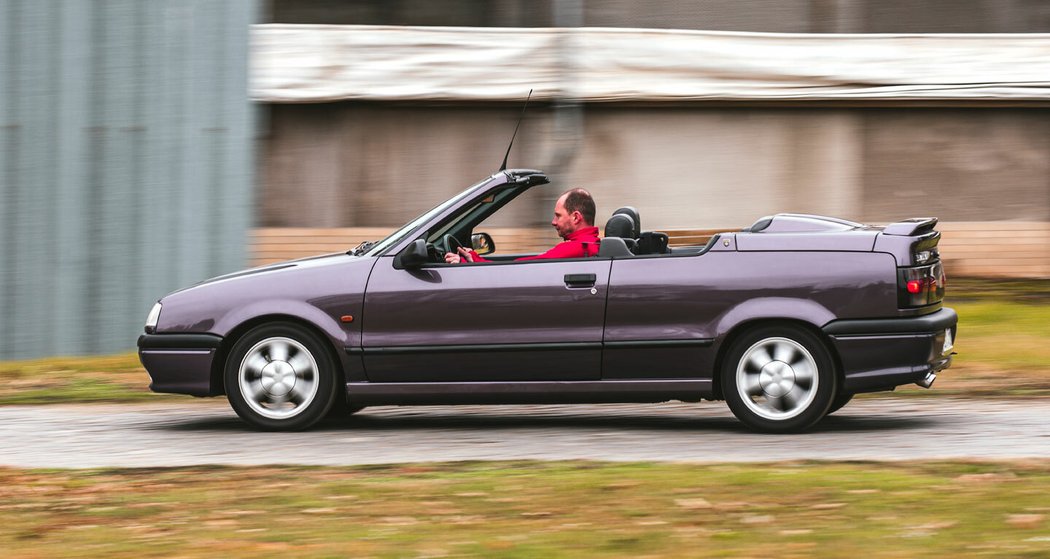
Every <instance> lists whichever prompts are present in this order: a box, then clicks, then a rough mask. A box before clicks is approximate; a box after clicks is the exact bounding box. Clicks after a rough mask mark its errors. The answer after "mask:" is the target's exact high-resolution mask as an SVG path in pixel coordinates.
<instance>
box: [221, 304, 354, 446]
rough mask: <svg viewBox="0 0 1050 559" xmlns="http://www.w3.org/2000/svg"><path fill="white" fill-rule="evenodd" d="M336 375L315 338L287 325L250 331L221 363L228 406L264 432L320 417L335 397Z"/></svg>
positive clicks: (301, 424)
mask: <svg viewBox="0 0 1050 559" xmlns="http://www.w3.org/2000/svg"><path fill="white" fill-rule="evenodd" d="M337 378H339V375H338V374H337V367H336V365H335V361H334V359H333V358H332V356H331V352H329V351H328V350H327V349H326V346H325V344H324V343H323V342H322V341H321V339H320V338H319V337H318V336H317V335H316V334H314V333H313V332H311V331H310V330H307V329H306V328H303V327H302V326H299V325H296V324H291V323H284V322H279V323H271V324H264V325H262V326H258V327H256V328H254V329H252V330H250V331H249V332H248V333H247V334H245V335H244V336H242V337H241V338H240V339H239V340H237V342H236V343H235V344H234V345H233V348H232V349H231V350H230V356H229V359H227V361H226V371H225V382H226V394H227V397H228V398H229V400H230V406H231V407H232V408H233V410H234V411H235V412H237V415H239V416H240V417H241V418H242V419H244V420H245V421H246V422H248V423H249V424H251V425H253V426H255V427H257V428H260V429H264V430H268V431H297V430H302V429H307V428H309V427H310V426H312V425H314V424H315V423H317V422H318V421H320V420H321V419H323V418H324V417H325V415H326V414H327V413H328V411H329V410H330V409H331V408H332V405H333V404H334V402H335V400H336V393H337V392H336V390H337V388H338V387H337V382H336V379H337Z"/></svg>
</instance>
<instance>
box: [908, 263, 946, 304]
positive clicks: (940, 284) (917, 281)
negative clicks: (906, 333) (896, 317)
mask: <svg viewBox="0 0 1050 559" xmlns="http://www.w3.org/2000/svg"><path fill="white" fill-rule="evenodd" d="M945 283H947V280H946V278H945V275H944V267H943V266H941V263H940V262H938V263H936V264H932V265H929V266H918V267H915V268H900V274H899V277H898V285H899V286H900V290H899V293H900V295H899V297H898V299H899V303H900V307H901V308H906V307H922V306H926V305H933V304H935V303H940V302H941V301H942V300H943V299H944V285H945Z"/></svg>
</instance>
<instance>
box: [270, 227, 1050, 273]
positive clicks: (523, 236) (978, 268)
mask: <svg viewBox="0 0 1050 559" xmlns="http://www.w3.org/2000/svg"><path fill="white" fill-rule="evenodd" d="M937 229H938V230H939V231H941V233H942V235H943V236H942V238H941V242H940V249H941V257H942V259H943V260H944V263H945V268H946V269H947V273H948V275H949V277H951V276H960V277H964V276H965V277H1009V278H1050V223H1047V222H1030V221H1026V222H1014V221H982V222H947V223H941V224H939V225H938V226H937ZM391 230H392V228H384V227H347V228H327V229H312V228H259V229H255V230H254V231H253V233H252V247H251V254H252V264H253V265H256V266H261V265H263V264H270V263H273V262H279V261H282V260H290V259H295V258H303V257H306V256H312V255H315V254H323V253H329V252H345V251H347V250H348V249H351V248H353V247H355V246H357V245H358V244H359V243H361V242H362V241H367V240H377V239H381V238H383V237H385V236H386V235H387V234H389V233H390V232H391ZM726 230H727V229H678V230H667V231H666V233H667V234H668V235H669V236H670V237H671V245H672V246H689V245H700V244H704V243H706V242H707V240H708V239H709V238H710V237H711V235H712V234H714V233H718V232H721V231H726ZM488 232H489V233H490V234H491V235H492V237H493V239H494V240H495V242H496V246H497V248H498V250H499V252H501V253H516V252H536V251H540V250H545V249H547V248H549V247H551V246H553V245H554V244H555V243H556V242H557V241H558V239H557V237H556V236H555V235H554V232H553V231H552V230H549V229H531V228H491V229H489V230H488Z"/></svg>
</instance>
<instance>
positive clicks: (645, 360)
mask: <svg viewBox="0 0 1050 559" xmlns="http://www.w3.org/2000/svg"><path fill="white" fill-rule="evenodd" d="M734 273H735V272H734V271H733V270H732V263H731V259H729V258H726V256H725V253H720V252H717V251H712V252H708V253H707V254H704V255H699V256H671V255H662V256H649V257H639V258H627V259H622V260H621V259H618V260H616V261H614V262H613V265H612V270H611V273H610V277H609V283H610V286H609V300H608V305H607V315H606V325H605V337H604V342H605V344H604V356H603V371H602V378H603V379H671V378H697V377H698V376H709V375H710V371H711V369H712V366H713V364H714V357H715V352H714V351H713V345H714V338H715V331H714V327H715V322H716V320H717V319H718V317H719V316H720V315H721V314H722V313H724V312H725V311H726V310H727V309H728V308H729V307H731V306H732V305H733V304H734V301H735V300H736V299H735V298H734V297H733V295H732V294H733V293H734V290H735V289H737V288H739V287H741V286H745V288H746V278H739V277H734ZM723 277H725V280H723Z"/></svg>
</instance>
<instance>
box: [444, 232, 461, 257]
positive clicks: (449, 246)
mask: <svg viewBox="0 0 1050 559" xmlns="http://www.w3.org/2000/svg"><path fill="white" fill-rule="evenodd" d="M441 244H442V245H444V247H441V246H440V245H439V246H438V248H444V249H445V252H451V253H452V254H457V253H458V252H459V249H460V248H465V247H464V246H463V243H461V242H459V239H457V238H456V237H454V236H452V235H445V236H443V237H441ZM441 257H442V258H444V257H445V255H444V254H442V255H441Z"/></svg>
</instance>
